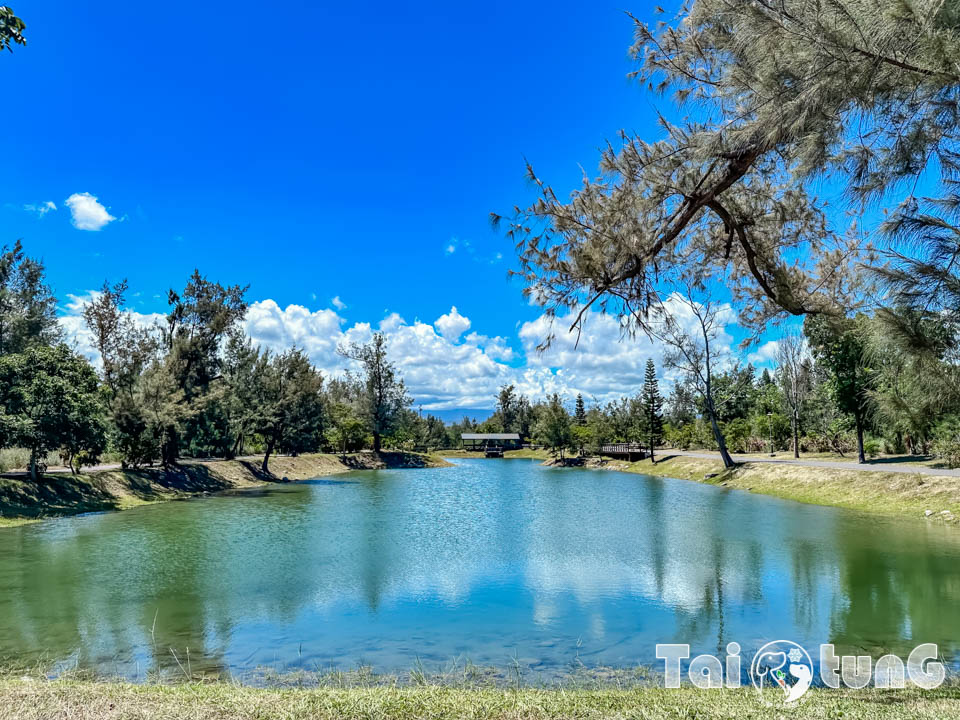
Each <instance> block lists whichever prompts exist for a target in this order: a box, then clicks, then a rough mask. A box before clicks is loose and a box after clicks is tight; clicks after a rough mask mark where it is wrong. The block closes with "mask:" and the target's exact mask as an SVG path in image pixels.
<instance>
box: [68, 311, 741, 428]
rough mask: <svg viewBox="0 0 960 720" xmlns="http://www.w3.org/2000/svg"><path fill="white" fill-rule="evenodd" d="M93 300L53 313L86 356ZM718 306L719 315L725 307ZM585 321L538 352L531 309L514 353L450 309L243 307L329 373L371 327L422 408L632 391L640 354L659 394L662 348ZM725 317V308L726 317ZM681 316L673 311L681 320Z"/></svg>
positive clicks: (252, 326) (254, 323)
mask: <svg viewBox="0 0 960 720" xmlns="http://www.w3.org/2000/svg"><path fill="white" fill-rule="evenodd" d="M94 296H95V293H87V294H86V295H84V296H82V297H77V296H70V302H69V303H68V304H67V306H66V308H65V309H64V314H63V316H62V317H61V318H60V322H61V325H62V326H63V327H64V330H65V332H66V334H67V336H68V337H70V338H73V340H74V341H75V342H76V344H77V346H78V349H80V350H81V351H82V352H84V353H85V354H87V355H88V356H89V357H92V358H93V357H95V355H96V353H95V351H93V349H92V342H91V341H92V338H91V337H90V335H89V332H88V331H86V329H85V327H84V326H83V320H82V318H81V317H80V312H81V309H82V304H83V302H85V301H86V300H88V299H89V298H91V297H94ZM668 307H670V309H671V310H675V311H676V312H677V314H678V315H681V313H682V310H683V308H682V306H681V305H678V304H676V303H673V302H671V301H668ZM721 309H722V310H723V311H724V313H725V312H726V308H721ZM133 315H134V317H135V318H136V319H137V322H139V323H143V324H148V323H153V322H162V320H163V317H164V316H163V315H161V314H149V315H144V314H137V313H133ZM724 317H726V315H725V316H724ZM586 318H587V319H586V322H585V325H584V330H583V333H582V334H581V337H580V342H579V346H577V344H576V336H575V335H572V334H568V333H567V332H566V328H567V327H568V326H569V323H570V321H571V318H570V317H561V318H557V319H556V322H557V323H558V326H557V330H558V332H557V338H556V340H555V342H554V343H553V345H552V347H551V348H550V349H548V350H547V351H546V352H544V353H538V352H537V351H536V347H537V345H538V344H539V343H540V342H541V340H542V339H543V338H544V337H545V336H546V335H547V333H548V332H549V329H550V318H548V317H547V316H545V315H541V316H540V317H538V318H537V319H536V320H532V321H530V322H525V323H523V324H522V325H521V326H520V327H519V329H518V331H517V337H516V338H515V339H516V340H517V341H518V342H519V345H520V347H521V348H522V353H518V352H516V350H515V349H514V348H513V347H511V341H510V339H509V338H507V337H499V336H497V337H488V336H485V335H481V334H479V333H477V332H467V331H468V330H469V328H470V326H471V322H470V319H469V318H468V317H467V316H465V315H462V314H461V313H460V311H459V310H458V309H457V308H456V307H452V308H451V309H450V312H449V313H446V314H444V315H442V316H441V317H439V318H438V319H437V320H436V321H435V322H434V323H433V324H430V323H424V322H420V321H414V322H412V323H408V322H407V321H406V320H404V319H403V317H401V316H400V315H399V314H397V313H387V314H385V316H384V317H383V319H382V320H380V322H356V323H353V324H351V325H348V324H347V321H346V320H345V319H344V318H343V317H341V316H340V315H339V314H338V312H337V311H336V310H334V309H330V308H326V309H322V310H310V309H309V308H306V307H304V306H302V305H288V306H287V307H285V308H281V307H280V306H279V305H278V304H277V303H276V302H275V301H274V300H270V299H267V300H259V301H256V302H253V303H251V305H250V308H249V310H248V311H247V317H246V320H245V329H246V332H247V334H248V335H249V336H250V337H251V338H252V339H253V340H254V342H256V343H258V344H259V345H261V346H262V347H265V348H270V349H271V350H274V351H283V350H285V349H287V348H290V347H293V346H296V347H300V348H302V349H303V350H304V351H305V352H306V353H307V354H308V355H309V357H310V359H311V361H312V362H313V363H314V364H315V365H316V366H317V367H318V368H319V369H320V370H321V371H322V372H323V373H324V374H325V375H327V376H336V375H340V374H342V373H343V372H344V370H346V369H347V368H348V367H351V363H350V361H348V360H346V359H345V358H343V357H342V356H340V355H339V354H338V353H337V347H338V346H339V345H345V344H349V343H352V342H360V343H363V342H367V341H369V340H370V338H371V337H372V336H373V333H374V328H378V329H379V331H380V332H383V333H384V334H385V335H386V337H387V343H388V352H389V355H390V358H391V360H392V361H393V362H394V363H395V364H396V366H397V368H398V369H399V370H400V373H401V374H402V376H403V378H404V381H405V382H406V384H407V388H408V390H409V392H410V394H411V395H412V396H413V398H414V399H415V401H416V402H417V404H421V405H422V406H423V408H424V410H427V411H437V410H450V409H453V408H465V409H478V410H479V409H489V408H491V407H492V406H493V405H494V403H495V398H496V393H497V391H498V389H499V388H500V387H501V386H502V385H505V384H513V385H515V386H516V387H517V391H518V392H519V393H522V394H524V395H526V396H527V397H530V398H531V399H540V398H543V397H544V396H545V395H547V394H548V393H554V392H557V393H559V394H560V395H561V396H563V397H564V398H565V399H566V401H567V402H568V403H569V402H572V399H573V398H574V397H575V396H576V394H577V393H578V392H579V393H583V395H584V396H585V397H587V398H588V399H590V398H594V397H596V398H597V399H598V400H599V401H600V402H609V401H611V400H615V399H617V398H619V397H621V396H624V395H633V394H635V393H637V392H639V390H640V388H641V386H642V384H643V375H644V370H645V367H646V362H647V358H652V359H653V360H654V362H655V363H656V365H657V369H658V371H659V373H660V374H661V378H662V379H664V380H666V383H665V387H663V388H662V390H664V391H666V390H667V389H668V387H669V384H670V383H671V382H672V379H673V378H672V376H671V375H670V374H669V373H667V374H664V372H663V349H662V347H661V346H660V344H659V343H657V342H651V341H650V340H649V339H647V338H646V337H645V336H638V337H635V338H622V337H621V332H620V327H619V323H618V322H617V320H616V319H615V318H613V317H611V316H608V315H601V314H600V313H596V312H589V313H587V315H586ZM732 318H733V316H732V313H731V314H730V319H731V322H732ZM689 320H690V318H686V317H683V316H682V315H681V322H682V323H683V322H688V321H689ZM732 344H733V341H732V338H731V337H730V336H729V335H728V334H727V333H726V332H725V331H721V332H720V334H719V336H718V338H717V346H718V349H719V350H722V349H724V348H729V347H730V346H732ZM665 394H666V393H665Z"/></svg>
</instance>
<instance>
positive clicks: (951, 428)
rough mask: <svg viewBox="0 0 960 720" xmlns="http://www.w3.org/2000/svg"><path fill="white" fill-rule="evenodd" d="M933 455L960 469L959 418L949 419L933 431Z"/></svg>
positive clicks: (942, 421)
mask: <svg viewBox="0 0 960 720" xmlns="http://www.w3.org/2000/svg"><path fill="white" fill-rule="evenodd" d="M933 454H934V455H936V456H937V457H938V458H940V459H942V460H943V461H944V462H946V463H947V467H952V468H955V467H960V418H957V417H949V418H947V419H945V420H941V421H940V422H939V423H937V425H936V427H935V428H934V429H933Z"/></svg>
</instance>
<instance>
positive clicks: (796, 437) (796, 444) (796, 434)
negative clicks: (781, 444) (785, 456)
mask: <svg viewBox="0 0 960 720" xmlns="http://www.w3.org/2000/svg"><path fill="white" fill-rule="evenodd" d="M799 421H800V418H798V417H797V411H796V409H794V411H793V456H794V457H795V458H796V459H797V460H799V459H800V429H799V427H798V426H799V425H800V422H799Z"/></svg>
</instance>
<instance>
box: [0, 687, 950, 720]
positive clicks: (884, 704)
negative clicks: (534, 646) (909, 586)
mask: <svg viewBox="0 0 960 720" xmlns="http://www.w3.org/2000/svg"><path fill="white" fill-rule="evenodd" d="M55 717H56V718H71V719H73V720H93V719H94V718H96V719H97V720H112V719H115V718H116V719H119V718H137V719H139V720H168V719H169V720H172V719H173V718H187V717H189V718H192V719H193V720H208V719H210V720H212V719H214V718H216V719H217V720H225V719H226V718H231V719H238V720H239V719H249V720H254V719H256V720H273V719H278V720H279V719H280V718H283V719H284V720H299V719H301V718H302V719H304V720H306V719H307V718H310V719H311V720H313V719H317V720H324V719H326V718H330V719H331V720H332V719H333V718H370V719H374V718H376V719H378V720H379V719H381V718H396V719H398V720H405V719H410V720H413V719H414V718H417V719H419V718H437V719H440V718H472V719H473V720H486V719H488V718H489V719H491V720H493V719H497V720H501V719H503V720H506V719H510V720H521V719H522V720H539V719H540V718H544V719H546V718H597V719H598V718H628V717H629V718H645V719H649V720H652V719H653V718H701V719H702V720H713V719H714V718H718V719H719V718H731V719H732V718H736V719H737V720H746V719H749V718H771V717H803V718H812V719H819V718H823V719H824V720H826V719H827V718H829V719H830V720H834V719H835V718H844V719H845V720H858V719H860V718H863V719H864V720H866V719H869V720H874V719H878V720H884V719H891V720H893V719H900V718H931V719H934V718H937V719H940V718H960V690H958V689H957V688H944V689H940V690H934V691H919V690H915V689H909V690H884V691H878V690H860V691H850V690H846V691H825V690H813V691H810V692H809V693H808V694H807V695H806V697H804V698H803V701H802V704H801V705H799V706H798V707H796V708H786V709H781V708H771V707H767V706H765V705H763V704H762V703H761V702H760V701H759V700H758V698H757V697H756V695H755V693H754V691H753V690H752V689H741V690H723V691H703V690H696V689H694V688H692V687H687V688H683V689H680V690H663V689H659V688H647V689H636V690H613V689H610V690H561V689H556V690H538V689H520V690H504V689H472V688H471V689H461V688H451V687H439V686H424V687H412V688H411V687H405V688H397V687H367V688H347V689H327V688H324V689H257V688H252V687H246V686H241V685H234V684H230V683H210V684H181V685H132V684H128V683H112V682H89V681H76V680H54V681H46V680H28V679H20V678H12V677H11V678H5V679H2V680H0V720H6V718H10V719H11V720H12V719H13V718H17V719H18V720H40V719H41V718H43V719H46V718H55Z"/></svg>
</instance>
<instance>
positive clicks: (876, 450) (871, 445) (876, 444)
mask: <svg viewBox="0 0 960 720" xmlns="http://www.w3.org/2000/svg"><path fill="white" fill-rule="evenodd" d="M863 454H864V455H866V456H867V457H871V458H875V457H877V456H878V455H879V454H880V441H879V440H875V439H874V438H870V439H869V440H864V441H863Z"/></svg>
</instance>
